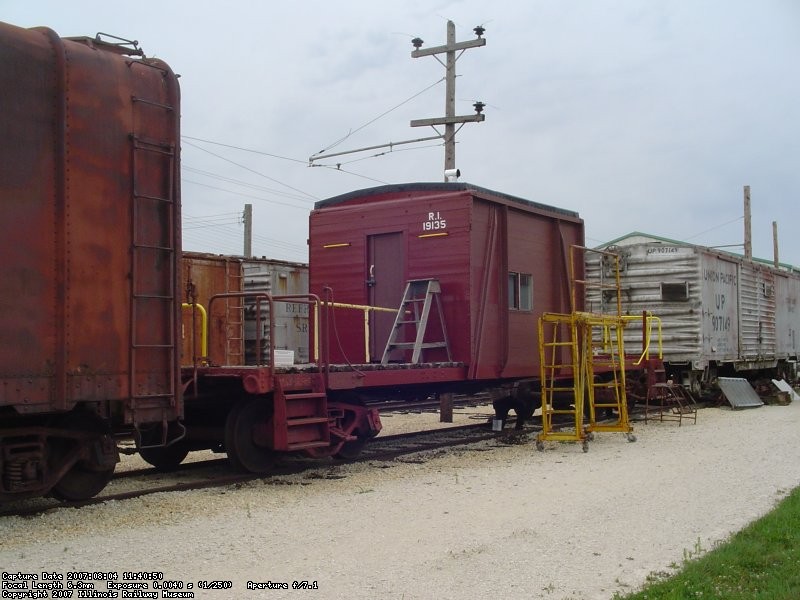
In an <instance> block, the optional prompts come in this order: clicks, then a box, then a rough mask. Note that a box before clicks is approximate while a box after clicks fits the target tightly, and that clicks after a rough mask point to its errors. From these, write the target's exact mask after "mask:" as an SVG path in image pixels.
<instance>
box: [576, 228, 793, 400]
mask: <svg viewBox="0 0 800 600" xmlns="http://www.w3.org/2000/svg"><path fill="white" fill-rule="evenodd" d="M650 239H651V241H646V238H642V237H638V238H637V237H631V238H629V241H632V242H633V243H624V241H622V242H621V241H620V240H617V241H616V244H615V245H611V246H607V247H606V248H605V249H606V250H609V251H614V252H616V253H617V254H618V255H619V257H620V283H621V286H620V289H621V305H622V310H623V312H624V313H625V314H631V315H639V314H641V313H642V311H650V312H651V313H652V314H653V315H655V316H656V317H659V318H660V319H661V325H662V341H663V355H664V362H665V363H666V367H667V372H668V374H669V375H670V376H672V377H673V378H675V379H676V380H677V381H681V382H682V383H684V384H685V385H688V386H691V387H692V389H693V390H699V388H700V385H701V384H702V383H705V382H709V381H711V380H712V379H713V378H715V377H716V376H718V375H725V374H729V375H730V374H735V373H736V372H743V371H747V372H755V371H762V370H766V371H768V372H769V374H771V375H773V376H780V375H783V376H787V377H793V376H794V373H795V363H796V360H797V356H798V353H799V352H798V349H800V337H798V330H800V313H798V306H797V304H798V298H800V271H798V270H797V269H795V268H793V267H789V266H785V267H784V266H781V267H780V268H776V267H774V266H771V265H769V264H767V263H764V262H762V261H758V260H746V259H744V258H743V257H741V256H737V255H735V254H730V253H726V252H720V251H717V250H712V249H709V248H705V247H702V246H694V245H689V244H683V243H680V242H672V241H668V240H663V239H662V240H658V241H656V240H653V239H652V238H650ZM623 240H624V239H623ZM611 276H612V273H611V271H610V266H609V264H608V263H607V262H605V263H604V261H602V259H601V257H600V255H597V254H594V253H589V254H588V255H587V258H586V277H587V280H588V281H590V282H593V283H599V282H600V281H601V279H602V280H604V282H605V283H606V284H607V283H608V282H609V277H611ZM612 301H614V302H615V298H613V292H611V293H609V290H607V289H606V290H605V292H604V295H603V294H601V293H600V292H599V291H598V289H597V288H595V287H592V286H588V287H587V292H586V307H587V310H590V311H595V312H602V311H603V310H608V309H609V307H610V306H611V305H612ZM641 335H642V334H641V332H640V331H638V330H633V329H632V330H631V331H628V332H627V333H626V337H628V338H630V339H631V341H632V340H633V339H634V338H636V339H637V341H638V339H641Z"/></svg>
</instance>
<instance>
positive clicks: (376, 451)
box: [0, 411, 639, 517]
mask: <svg viewBox="0 0 800 600" xmlns="http://www.w3.org/2000/svg"><path fill="white" fill-rule="evenodd" d="M636 412H639V411H636ZM637 416H638V415H637ZM633 420H638V419H636V418H635V417H633ZM513 423H514V419H513V418H509V420H508V422H507V423H506V427H505V428H504V429H503V430H502V431H499V432H498V431H492V430H491V429H490V427H491V422H489V423H487V422H485V421H480V422H476V423H474V424H469V425H460V426H455V427H448V428H443V429H427V430H423V431H414V432H408V433H400V434H394V435H386V436H378V437H376V438H374V439H373V440H371V441H370V442H369V443H368V444H367V445H366V446H365V447H364V449H363V451H362V452H361V454H360V455H359V456H358V457H357V458H354V459H351V460H346V461H345V460H338V459H330V460H329V461H324V462H323V461H320V460H319V459H311V458H304V457H297V456H292V455H286V456H284V457H281V459H280V460H279V461H278V462H277V463H276V466H275V469H274V471H273V472H271V473H270V474H269V475H263V474H253V473H237V472H233V471H231V467H230V464H229V463H228V460H227V459H226V458H224V457H221V458H216V459H210V460H199V461H194V462H188V463H184V464H182V465H180V466H179V467H178V468H177V469H176V470H174V471H170V472H167V473H164V472H159V471H157V470H156V469H155V468H152V467H149V468H143V469H131V470H127V471H120V472H118V473H116V474H115V475H114V478H113V479H112V480H111V482H110V483H109V484H108V486H107V487H106V488H105V489H104V490H103V491H102V492H101V493H100V494H99V495H98V496H96V497H94V498H90V499H88V500H82V501H79V502H59V501H57V500H54V499H52V498H32V499H29V500H22V501H19V502H13V503H10V504H8V505H6V506H4V507H2V508H0V517H4V516H33V515H38V514H41V513H44V512H48V511H51V510H58V509H62V508H78V507H83V506H90V505H95V504H102V503H104V502H109V501H112V500H128V499H131V498H138V497H142V496H147V495H151V494H158V493H165V492H182V491H191V490H201V489H210V488H214V487H224V486H232V485H237V484H243V483H248V482H251V481H257V480H263V481H265V482H266V483H268V484H269V483H270V481H274V482H275V484H276V485H278V484H282V483H285V479H281V478H282V477H285V476H288V475H296V474H299V473H308V474H309V475H308V479H309V480H313V479H331V478H337V477H343V476H340V475H336V474H331V473H330V472H328V473H327V474H322V473H323V472H324V471H330V468H331V466H336V465H343V464H348V463H363V462H367V463H369V462H390V461H394V460H397V459H402V458H403V457H407V456H411V455H414V454H420V453H425V452H430V451H436V450H445V449H447V448H454V447H459V446H469V445H471V444H476V443H478V442H481V441H486V440H489V439H498V440H499V441H500V442H504V443H507V444H514V443H524V441H526V440H528V439H530V438H529V435H530V434H536V433H538V432H539V431H541V425H540V424H534V425H532V426H531V425H529V426H526V427H525V428H524V429H523V430H516V429H514V428H513V426H512V424H513ZM425 460H427V459H426V458H425V457H424V456H423V457H419V458H416V459H410V460H409V459H406V460H405V461H404V462H420V463H421V462H424V461H425Z"/></svg>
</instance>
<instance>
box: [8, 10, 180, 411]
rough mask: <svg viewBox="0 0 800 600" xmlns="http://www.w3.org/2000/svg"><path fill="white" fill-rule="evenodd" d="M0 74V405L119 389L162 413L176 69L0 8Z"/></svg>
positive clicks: (37, 405) (169, 378)
mask: <svg viewBox="0 0 800 600" xmlns="http://www.w3.org/2000/svg"><path fill="white" fill-rule="evenodd" d="M0 89H3V110H2V111H0V131H3V140H2V143H0V281H2V282H3V285H2V286H0V340H1V342H0V406H13V407H15V408H16V409H17V410H19V411H20V412H42V411H50V410H64V409H68V408H70V407H71V406H73V405H74V404H75V403H76V402H80V401H86V400H125V401H126V406H127V408H128V409H132V408H135V406H134V404H137V403H138V404H139V408H140V409H141V410H140V411H139V412H137V413H136V415H137V418H138V419H140V420H141V419H145V420H147V419H150V418H152V419H161V418H162V416H167V417H174V415H175V414H177V413H179V412H180V410H181V409H180V406H179V401H178V399H177V398H176V397H175V387H176V382H177V381H178V379H177V378H178V372H177V361H176V358H175V355H176V353H175V352H174V351H172V350H170V349H169V348H165V347H163V346H165V345H168V344H170V343H174V339H175V337H176V332H177V320H178V318H177V317H178V313H177V307H176V304H175V301H174V299H173V298H171V297H169V296H171V295H173V294H174V288H175V284H176V282H177V265H176V261H177V256H176V255H177V254H178V253H179V251H180V235H179V223H180V218H179V211H180V209H179V187H178V186H179V183H178V181H179V177H178V173H177V164H178V160H177V152H178V140H179V130H178V103H179V91H178V85H177V79H176V77H175V75H174V74H173V73H172V71H171V70H170V69H169V67H167V66H166V65H165V64H164V63H161V62H160V61H148V63H147V64H145V63H144V62H142V61H141V60H140V59H133V58H128V57H125V56H121V55H120V54H118V53H112V52H108V51H106V50H104V49H103V48H102V47H100V46H96V45H95V44H93V43H92V42H91V41H83V42H76V41H70V40H63V39H61V38H59V37H58V35H57V34H55V33H54V32H53V31H51V30H49V29H45V28H37V29H31V30H25V29H20V28H17V27H14V26H11V25H7V24H2V23H0ZM134 98H138V99H139V100H134ZM142 99H144V100H146V101H147V102H153V103H155V104H148V103H146V102H142V101H141V100H142ZM134 103H136V105H135V106H134ZM168 107H171V108H168ZM131 134H133V136H132V135H131ZM132 137H133V138H139V139H140V140H144V142H142V143H151V144H155V145H156V146H158V148H159V151H158V152H151V151H150V150H139V151H134V149H133V147H134V140H133V139H132ZM165 157H166V158H165ZM134 188H136V191H135V190H134ZM135 193H138V194H139V200H134V197H135ZM150 195H152V196H158V197H161V196H165V195H166V196H168V198H167V199H165V200H164V201H160V200H147V199H143V197H144V196H150ZM134 247H135V248H134ZM151 247H152V248H151ZM163 248H168V249H167V250H164V249H163ZM132 257H134V258H133V260H132ZM164 296H167V298H164ZM132 323H133V325H132ZM134 346H135V347H136V348H135V349H134ZM132 396H138V397H139V400H140V401H141V402H139V400H131V397H132ZM128 418H129V419H132V418H134V413H133V410H129V411H128Z"/></svg>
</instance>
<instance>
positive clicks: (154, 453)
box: [139, 441, 189, 471]
mask: <svg viewBox="0 0 800 600" xmlns="http://www.w3.org/2000/svg"><path fill="white" fill-rule="evenodd" d="M188 454H189V446H188V445H187V444H185V443H184V442H182V441H180V442H175V443H174V444H171V445H169V446H157V447H155V448H139V456H141V457H142V459H143V460H144V461H145V462H147V463H148V464H151V465H153V466H154V467H155V468H156V469H157V470H158V471H174V470H175V469H177V468H178V465H180V464H181V463H182V462H183V459H184V458H186V456H187V455H188Z"/></svg>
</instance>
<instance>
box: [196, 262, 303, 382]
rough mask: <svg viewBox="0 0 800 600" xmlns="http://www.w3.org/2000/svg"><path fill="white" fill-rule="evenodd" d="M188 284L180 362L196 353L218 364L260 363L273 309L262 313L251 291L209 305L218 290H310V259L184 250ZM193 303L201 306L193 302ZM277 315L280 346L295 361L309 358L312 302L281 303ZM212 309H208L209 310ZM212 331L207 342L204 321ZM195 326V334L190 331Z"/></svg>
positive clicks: (283, 292)
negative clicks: (204, 343)
mask: <svg viewBox="0 0 800 600" xmlns="http://www.w3.org/2000/svg"><path fill="white" fill-rule="evenodd" d="M182 272H183V277H182V285H183V288H184V302H183V328H182V334H181V338H182V351H181V356H182V358H181V364H182V365H184V366H188V365H191V364H192V361H193V359H194V358H199V359H203V360H207V361H208V362H210V363H211V364H214V365H239V364H243V365H248V364H249V365H252V364H257V362H258V358H257V351H258V347H259V346H260V352H261V356H267V355H268V354H269V347H270V343H271V339H270V334H271V332H270V327H269V310H268V308H267V307H266V306H265V307H264V308H263V310H262V311H261V312H260V313H259V311H257V310H256V303H255V302H254V301H253V300H252V299H249V298H248V297H246V296H239V297H228V298H220V299H219V301H215V302H214V303H213V305H211V306H210V307H209V301H210V299H211V297H212V296H213V295H215V294H230V293H244V292H247V293H267V294H272V295H276V296H286V295H289V294H307V293H308V265H307V264H305V263H296V262H289V261H283V260H275V259H270V258H266V257H260V258H259V257H247V258H246V257H242V256H231V255H223V254H208V253H202V252H184V253H183V260H182ZM193 303H194V304H195V305H196V308H194V309H193V308H192V305H193ZM275 308H276V311H277V314H276V315H274V319H275V327H274V335H275V340H274V345H275V348H276V349H278V350H281V351H284V352H286V353H291V356H292V362H297V363H308V362H309V348H308V331H309V323H308V305H306V304H302V303H285V304H284V303H282V304H279V305H277V306H276V307H275ZM207 309H210V310H211V311H212V312H211V313H210V314H208V313H207V312H206V311H207ZM204 319H206V320H207V322H206V327H207V328H208V330H209V332H210V333H211V335H209V336H208V339H209V340H211V344H212V345H211V346H208V340H206V345H207V346H208V347H206V348H201V347H196V348H193V347H192V344H198V345H199V344H202V343H203V339H202V335H201V327H202V325H203V320H204ZM192 328H194V331H195V335H190V332H191V331H192Z"/></svg>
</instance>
